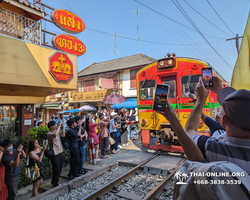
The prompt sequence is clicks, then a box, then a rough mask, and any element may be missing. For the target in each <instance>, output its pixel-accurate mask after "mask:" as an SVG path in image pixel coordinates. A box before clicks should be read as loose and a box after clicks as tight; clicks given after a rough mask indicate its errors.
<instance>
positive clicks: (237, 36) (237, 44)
mask: <svg viewBox="0 0 250 200" xmlns="http://www.w3.org/2000/svg"><path fill="white" fill-rule="evenodd" d="M242 37H243V36H240V37H239V35H238V34H236V37H235V38H229V39H226V41H229V40H236V49H237V52H238V54H239V51H240V48H239V39H240V38H242Z"/></svg>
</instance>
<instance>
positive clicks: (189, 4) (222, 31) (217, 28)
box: [183, 0, 230, 36]
mask: <svg viewBox="0 0 250 200" xmlns="http://www.w3.org/2000/svg"><path fill="white" fill-rule="evenodd" d="M183 1H184V2H185V3H186V4H187V5H188V6H189V7H190V8H192V9H193V10H194V11H195V12H196V13H198V14H199V15H200V16H201V17H202V18H204V19H205V20H206V21H207V22H208V23H210V24H212V25H213V26H214V27H215V28H217V29H218V30H220V31H221V32H223V33H225V34H226V35H229V34H228V33H226V32H225V31H223V30H222V29H220V28H219V27H218V26H216V25H215V24H214V23H212V22H211V21H209V20H208V19H207V18H206V17H204V16H203V15H202V14H201V13H200V12H199V11H197V10H196V9H195V8H194V7H193V6H191V5H190V4H189V3H188V2H187V1H186V0H183ZM229 36H230V35H229Z"/></svg>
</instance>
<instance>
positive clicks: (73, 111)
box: [64, 109, 81, 113]
mask: <svg viewBox="0 0 250 200" xmlns="http://www.w3.org/2000/svg"><path fill="white" fill-rule="evenodd" d="M75 112H81V110H79V109H71V110H66V111H64V113H75Z"/></svg>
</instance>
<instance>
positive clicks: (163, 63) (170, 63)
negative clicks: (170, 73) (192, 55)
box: [157, 57, 176, 69]
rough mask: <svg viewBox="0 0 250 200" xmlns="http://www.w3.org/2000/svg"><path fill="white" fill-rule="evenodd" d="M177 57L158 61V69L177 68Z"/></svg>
mask: <svg viewBox="0 0 250 200" xmlns="http://www.w3.org/2000/svg"><path fill="white" fill-rule="evenodd" d="M175 59H176V58H175V57H169V58H164V59H161V60H158V64H157V65H158V69H165V68H173V67H174V66H175Z"/></svg>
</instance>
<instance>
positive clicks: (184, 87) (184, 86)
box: [181, 74, 201, 98]
mask: <svg viewBox="0 0 250 200" xmlns="http://www.w3.org/2000/svg"><path fill="white" fill-rule="evenodd" d="M200 76H201V75H200V74H197V75H192V76H191V80H190V83H189V81H188V77H189V76H183V77H181V96H182V97H183V98H189V97H188V95H189V93H193V94H194V93H195V88H196V85H197V83H198V82H199V77H200Z"/></svg>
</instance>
